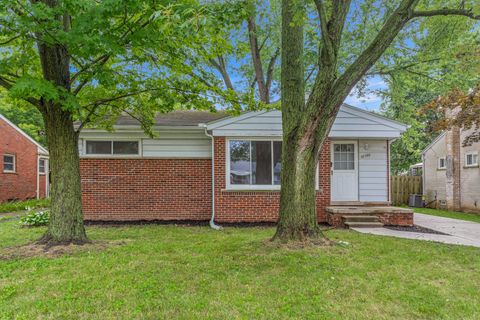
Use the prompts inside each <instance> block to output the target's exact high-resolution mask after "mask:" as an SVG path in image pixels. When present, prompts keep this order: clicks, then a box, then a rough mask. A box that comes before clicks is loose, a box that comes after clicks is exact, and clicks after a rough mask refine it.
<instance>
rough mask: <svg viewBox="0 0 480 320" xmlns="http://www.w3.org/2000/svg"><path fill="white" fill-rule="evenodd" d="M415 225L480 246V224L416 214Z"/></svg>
mask: <svg viewBox="0 0 480 320" xmlns="http://www.w3.org/2000/svg"><path fill="white" fill-rule="evenodd" d="M413 220H414V223H415V224H416V225H419V226H421V227H425V228H429V229H432V230H436V231H440V232H443V233H446V234H449V235H451V236H453V237H457V238H461V239H465V240H467V241H469V242H474V243H478V244H479V245H478V246H480V223H477V222H471V221H465V220H458V219H451V218H443V217H436V216H431V215H428V214H421V213H415V215H414V217H413Z"/></svg>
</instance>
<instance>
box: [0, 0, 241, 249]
mask: <svg viewBox="0 0 480 320" xmlns="http://www.w3.org/2000/svg"><path fill="white" fill-rule="evenodd" d="M233 9H235V8H233ZM233 9H232V8H231V6H223V5H221V4H212V5H209V6H204V5H201V4H200V3H199V2H197V1H194V0H192V1H189V0H185V1H169V0H161V1H155V0H131V1H124V0H111V1H91V0H32V1H27V0H5V1H2V2H1V3H0V46H1V48H0V55H1V61H0V86H1V87H3V89H4V90H6V91H8V93H9V96H10V97H12V98H16V99H22V100H24V101H27V102H28V103H30V104H31V105H33V106H34V107H35V108H37V109H38V110H39V111H40V113H41V115H42V118H43V122H44V124H45V131H46V137H47V141H48V146H49V151H50V167H51V181H52V191H51V198H52V208H51V215H50V217H51V218H50V223H49V227H48V231H47V232H46V234H45V235H44V237H43V241H44V242H48V243H50V244H56V243H68V242H76V243H82V242H85V241H86V240H87V236H86V233H85V229H84V225H83V214H82V203H81V189H80V187H81V183H80V173H79V155H78V142H77V141H78V133H79V131H80V130H81V129H82V128H83V127H84V126H86V125H88V124H89V123H91V122H92V121H97V124H102V125H105V126H107V127H108V126H110V125H111V124H112V121H114V120H115V117H116V116H117V115H119V114H120V113H122V112H126V113H128V114H130V115H132V116H133V117H135V118H137V119H139V120H140V121H141V123H142V124H143V125H144V128H145V130H147V131H148V129H149V128H148V124H149V123H151V121H152V119H153V115H154V113H155V111H164V112H166V111H168V110H171V109H173V108H177V107H178V106H181V107H183V108H209V109H213V107H212V104H214V103H215V102H216V101H218V100H217V99H219V98H220V96H222V97H223V98H226V99H227V100H228V99H229V96H228V94H227V95H222V92H221V91H220V90H217V88H216V83H215V82H214V81H209V80H214V79H208V78H207V79H205V78H204V77H202V76H201V75H200V74H199V73H198V71H197V73H196V72H194V71H192V68H190V67H187V66H185V65H186V63H188V62H189V61H188V58H189V57H193V58H192V61H190V63H191V64H193V63H195V56H196V54H195V52H197V51H198V49H199V47H200V44H204V43H206V42H208V43H212V42H215V41H216V40H217V39H218V40H221V39H219V38H217V37H216V36H215V34H216V33H215V32H212V30H214V29H215V28H216V26H215V25H216V24H215V23H212V22H211V20H210V19H208V17H209V15H211V14H212V13H214V14H215V15H216V16H217V18H218V20H217V21H216V23H218V24H221V23H220V22H221V21H223V23H225V24H228V19H225V18H223V19H221V18H222V14H223V13H225V14H228V11H229V10H233ZM224 10H225V12H224ZM207 89H208V90H207ZM207 91H208V93H207ZM75 120H78V121H79V123H80V124H79V127H78V128H77V129H75V127H74V121H75Z"/></svg>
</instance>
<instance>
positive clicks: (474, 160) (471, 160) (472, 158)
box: [465, 152, 478, 167]
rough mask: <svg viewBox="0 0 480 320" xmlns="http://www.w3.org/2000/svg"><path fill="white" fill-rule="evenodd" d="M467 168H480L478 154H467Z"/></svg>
mask: <svg viewBox="0 0 480 320" xmlns="http://www.w3.org/2000/svg"><path fill="white" fill-rule="evenodd" d="M465 166H466V167H477V166H478V152H469V153H467V154H465Z"/></svg>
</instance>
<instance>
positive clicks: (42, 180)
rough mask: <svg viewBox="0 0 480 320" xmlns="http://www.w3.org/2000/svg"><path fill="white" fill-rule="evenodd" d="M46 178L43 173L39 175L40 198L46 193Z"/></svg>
mask: <svg viewBox="0 0 480 320" xmlns="http://www.w3.org/2000/svg"><path fill="white" fill-rule="evenodd" d="M46 179H47V176H46V175H44V174H41V175H39V180H38V195H39V197H40V198H45V197H46V196H47V194H46V190H47V185H46Z"/></svg>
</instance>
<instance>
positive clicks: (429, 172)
mask: <svg viewBox="0 0 480 320" xmlns="http://www.w3.org/2000/svg"><path fill="white" fill-rule="evenodd" d="M470 132H471V130H459V131H458V132H457V133H455V132H453V133H452V132H451V131H447V132H444V133H442V134H440V135H439V136H438V137H437V138H436V139H435V140H434V141H433V142H432V143H431V144H430V145H429V146H428V147H427V148H425V150H424V151H423V152H422V156H423V190H424V195H425V201H426V203H427V205H429V206H433V207H440V208H441V207H445V208H447V207H449V208H453V207H456V209H457V210H458V209H460V210H464V211H472V212H480V168H479V152H480V142H477V143H474V144H473V145H471V146H465V147H464V146H462V142H463V140H464V139H465V137H467V136H468V135H469V134H470ZM449 167H450V168H449ZM447 169H449V170H447ZM450 172H451V173H450ZM448 174H451V179H450V180H448ZM449 188H450V190H449Z"/></svg>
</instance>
